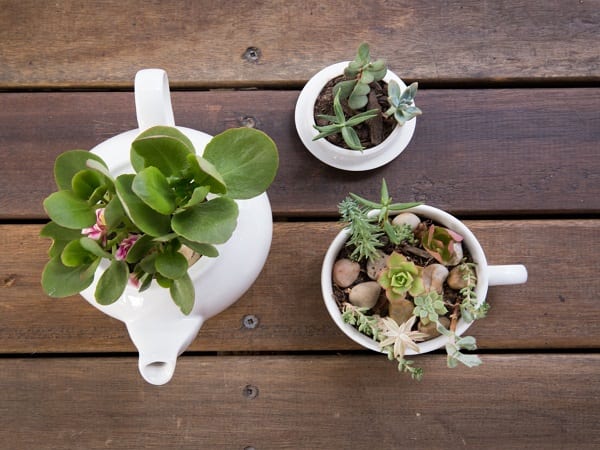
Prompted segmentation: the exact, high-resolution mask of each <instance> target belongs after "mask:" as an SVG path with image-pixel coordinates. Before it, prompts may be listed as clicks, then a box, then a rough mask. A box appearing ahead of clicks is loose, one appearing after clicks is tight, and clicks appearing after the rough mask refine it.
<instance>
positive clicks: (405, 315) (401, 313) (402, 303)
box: [389, 299, 415, 325]
mask: <svg viewBox="0 0 600 450" xmlns="http://www.w3.org/2000/svg"><path fill="white" fill-rule="evenodd" d="M414 309H415V305H413V302H411V301H410V300H406V299H403V300H394V301H393V302H392V301H390V308H389V316H390V317H391V318H392V319H394V320H395V321H396V323H397V324H398V325H401V324H403V323H404V322H406V321H407V320H408V319H410V318H411V316H412V313H413V310H414Z"/></svg>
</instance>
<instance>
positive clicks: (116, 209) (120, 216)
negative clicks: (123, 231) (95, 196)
mask: <svg viewBox="0 0 600 450" xmlns="http://www.w3.org/2000/svg"><path fill="white" fill-rule="evenodd" d="M125 217H126V215H125V211H124V210H123V206H122V205H121V200H119V197H117V196H114V197H113V198H112V199H111V200H110V201H109V202H108V204H107V205H106V208H104V221H105V222H106V226H107V227H108V228H114V227H116V226H118V225H119V224H120V223H121V222H123V220H124V219H125Z"/></svg>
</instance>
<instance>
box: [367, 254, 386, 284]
mask: <svg viewBox="0 0 600 450" xmlns="http://www.w3.org/2000/svg"><path fill="white" fill-rule="evenodd" d="M377 255H378V256H379V257H378V258H371V259H369V261H368V262H367V275H369V278H370V279H371V280H376V279H377V278H379V275H380V274H381V271H382V270H383V269H385V265H386V264H387V260H388V258H389V255H386V254H385V253H383V252H382V251H381V250H377Z"/></svg>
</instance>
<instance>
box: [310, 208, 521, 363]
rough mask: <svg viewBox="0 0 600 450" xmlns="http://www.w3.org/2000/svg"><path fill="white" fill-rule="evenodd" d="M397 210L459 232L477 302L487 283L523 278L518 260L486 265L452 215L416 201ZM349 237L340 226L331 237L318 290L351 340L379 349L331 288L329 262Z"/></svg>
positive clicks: (434, 344) (436, 343) (437, 344)
mask: <svg viewBox="0 0 600 450" xmlns="http://www.w3.org/2000/svg"><path fill="white" fill-rule="evenodd" d="M401 212H412V213H414V214H416V215H417V216H420V217H421V218H430V219H432V220H433V221H435V222H437V223H439V224H440V225H443V226H445V227H446V228H448V229H450V230H452V231H455V232H457V233H458V234H460V235H461V236H463V238H464V240H463V244H464V245H465V246H466V248H467V249H468V250H469V252H470V253H471V256H472V257H473V261H474V262H475V263H476V273H477V287H476V288H475V294H476V295H477V304H478V305H481V304H482V303H483V302H484V301H485V298H486V295H487V290H488V286H498V285H508V284H520V283H525V282H526V281H527V269H526V268H525V266H523V265H521V264H514V265H492V266H490V265H488V263H487V260H486V257H485V254H484V252H483V249H482V248H481V245H480V244H479V241H478V240H477V238H476V237H475V235H474V234H473V233H472V232H471V230H469V228H467V226H466V225H465V224H463V223H462V222H461V221H460V220H458V219H457V218H456V217H454V216H452V215H450V214H448V213H447V212H445V211H442V210H441V209H438V208H434V207H432V206H426V205H420V206H415V207H414V208H410V209H406V210H404V211H401ZM349 237H350V232H349V231H348V229H347V228H345V229H343V230H342V231H340V232H339V233H338V235H337V236H336V237H335V239H334V240H333V242H332V243H331V245H330V246H329V249H328V250H327V253H326V254H325V259H324V261H323V267H322V271H321V290H322V293H323V300H324V301H325V305H326V307H327V311H328V312H329V315H330V316H331V318H332V319H333V321H334V322H335V323H336V325H337V326H338V327H339V328H340V329H341V330H342V331H343V332H344V333H345V334H346V335H347V336H348V337H349V338H350V339H352V340H353V341H355V342H357V343H358V344H360V345H362V346H363V347H366V348H369V349H371V350H374V351H379V352H380V351H381V349H380V347H379V343H378V342H377V341H375V340H374V339H371V338H370V337H368V336H366V335H364V334H363V333H361V332H359V331H358V330H357V329H356V328H355V327H353V326H352V325H350V324H347V323H345V322H344V321H343V320H342V314H341V312H340V310H339V308H338V305H337V303H336V301H335V297H334V295H333V288H332V271H333V264H334V263H335V260H336V258H337V256H338V254H339V252H340V250H342V248H343V247H344V245H345V244H346V241H347V240H348V238H349ZM470 325H471V323H468V322H466V321H465V320H463V319H462V318H461V319H459V321H458V324H457V327H456V333H457V334H459V335H462V334H463V333H464V332H465V331H466V330H467V328H469V326H470ZM447 340H448V338H447V337H445V336H438V337H436V338H433V339H430V340H428V341H424V342H419V343H418V346H419V352H415V351H414V350H411V349H407V350H406V354H407V355H414V354H417V353H427V352H430V351H433V350H436V349H438V348H441V347H443V346H445V345H446V342H447Z"/></svg>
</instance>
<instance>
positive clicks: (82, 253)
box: [60, 238, 97, 267]
mask: <svg viewBox="0 0 600 450" xmlns="http://www.w3.org/2000/svg"><path fill="white" fill-rule="evenodd" d="M88 239H89V238H88ZM96 258H97V256H96V255H94V254H93V253H90V252H89V251H88V250H86V249H85V248H84V247H83V246H82V245H81V241H80V240H79V239H78V240H76V241H71V242H69V243H68V244H67V245H66V246H65V248H64V249H63V251H62V253H61V255H60V260H61V261H62V263H63V264H64V265H65V266H67V267H77V266H81V265H87V264H91V263H92V262H93V261H94V260H95V259H96Z"/></svg>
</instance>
